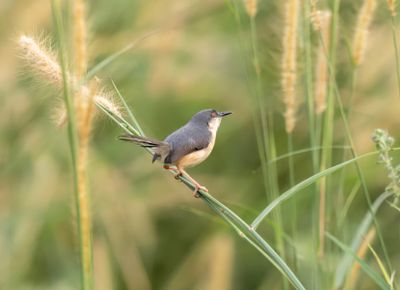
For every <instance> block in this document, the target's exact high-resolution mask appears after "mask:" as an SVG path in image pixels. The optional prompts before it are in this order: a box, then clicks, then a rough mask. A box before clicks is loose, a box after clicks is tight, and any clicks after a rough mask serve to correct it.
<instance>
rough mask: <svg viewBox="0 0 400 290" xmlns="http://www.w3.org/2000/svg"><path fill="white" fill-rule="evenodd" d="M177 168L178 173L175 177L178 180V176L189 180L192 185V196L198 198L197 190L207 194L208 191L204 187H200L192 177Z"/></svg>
mask: <svg viewBox="0 0 400 290" xmlns="http://www.w3.org/2000/svg"><path fill="white" fill-rule="evenodd" d="M177 168H178V171H179V173H178V174H177V177H178V178H179V177H180V176H185V177H186V178H187V179H189V180H190V181H191V182H192V183H193V184H194V191H193V196H194V197H196V198H198V197H200V194H199V190H204V191H207V192H208V189H207V188H206V187H205V186H202V185H201V184H200V183H198V182H197V181H196V180H195V179H194V178H193V177H191V176H190V175H189V173H187V172H186V171H185V170H183V169H182V168H179V167H177Z"/></svg>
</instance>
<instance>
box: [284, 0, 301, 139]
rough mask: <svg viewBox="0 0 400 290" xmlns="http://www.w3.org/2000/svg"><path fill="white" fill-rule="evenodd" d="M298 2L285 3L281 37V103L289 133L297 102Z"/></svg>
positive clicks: (294, 123)
mask: <svg viewBox="0 0 400 290" xmlns="http://www.w3.org/2000/svg"><path fill="white" fill-rule="evenodd" d="M298 14H299V1H298V0H289V1H288V2H287V3H286V11H285V30H284V35H283V56H282V79H281V82H282V91H283V102H284V104H285V105H286V112H285V115H284V116H285V127H286V132H287V133H291V132H293V130H294V127H295V125H296V112H297V106H298V103H297V100H296V97H295V90H296V81H297V71H296V70H297V61H296V59H297V30H298Z"/></svg>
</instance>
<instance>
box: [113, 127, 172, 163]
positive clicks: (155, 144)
mask: <svg viewBox="0 0 400 290" xmlns="http://www.w3.org/2000/svg"><path fill="white" fill-rule="evenodd" d="M118 139H119V140H122V141H128V142H133V143H135V144H137V145H139V146H141V147H144V148H152V149H153V151H154V155H153V162H154V161H156V160H157V159H160V158H165V157H166V156H167V155H168V154H169V152H170V150H171V149H170V145H169V144H168V143H167V142H164V141H159V140H155V139H151V138H148V137H142V136H137V135H132V134H124V135H121V136H119V137H118Z"/></svg>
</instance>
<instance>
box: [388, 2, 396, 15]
mask: <svg viewBox="0 0 400 290" xmlns="http://www.w3.org/2000/svg"><path fill="white" fill-rule="evenodd" d="M396 4H397V3H396V0H387V5H388V7H389V10H390V13H391V14H392V16H393V17H395V16H396V14H397V12H396Z"/></svg>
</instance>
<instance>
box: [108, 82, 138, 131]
mask: <svg viewBox="0 0 400 290" xmlns="http://www.w3.org/2000/svg"><path fill="white" fill-rule="evenodd" d="M111 82H112V85H113V87H114V90H115V91H116V92H117V95H118V97H119V99H120V100H121V102H122V104H123V105H124V108H125V110H126V111H127V112H128V115H129V117H130V118H131V120H132V122H133V124H134V125H135V127H136V129H137V130H138V131H139V133H140V134H139V135H140V136H145V135H144V132H143V130H142V127H140V125H139V123H138V121H137V120H136V118H135V115H133V113H132V110H131V109H130V108H129V106H128V104H127V103H126V101H125V98H124V97H123V96H122V95H121V93H120V91H119V90H118V88H117V86H116V85H115V83H114V81H111Z"/></svg>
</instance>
